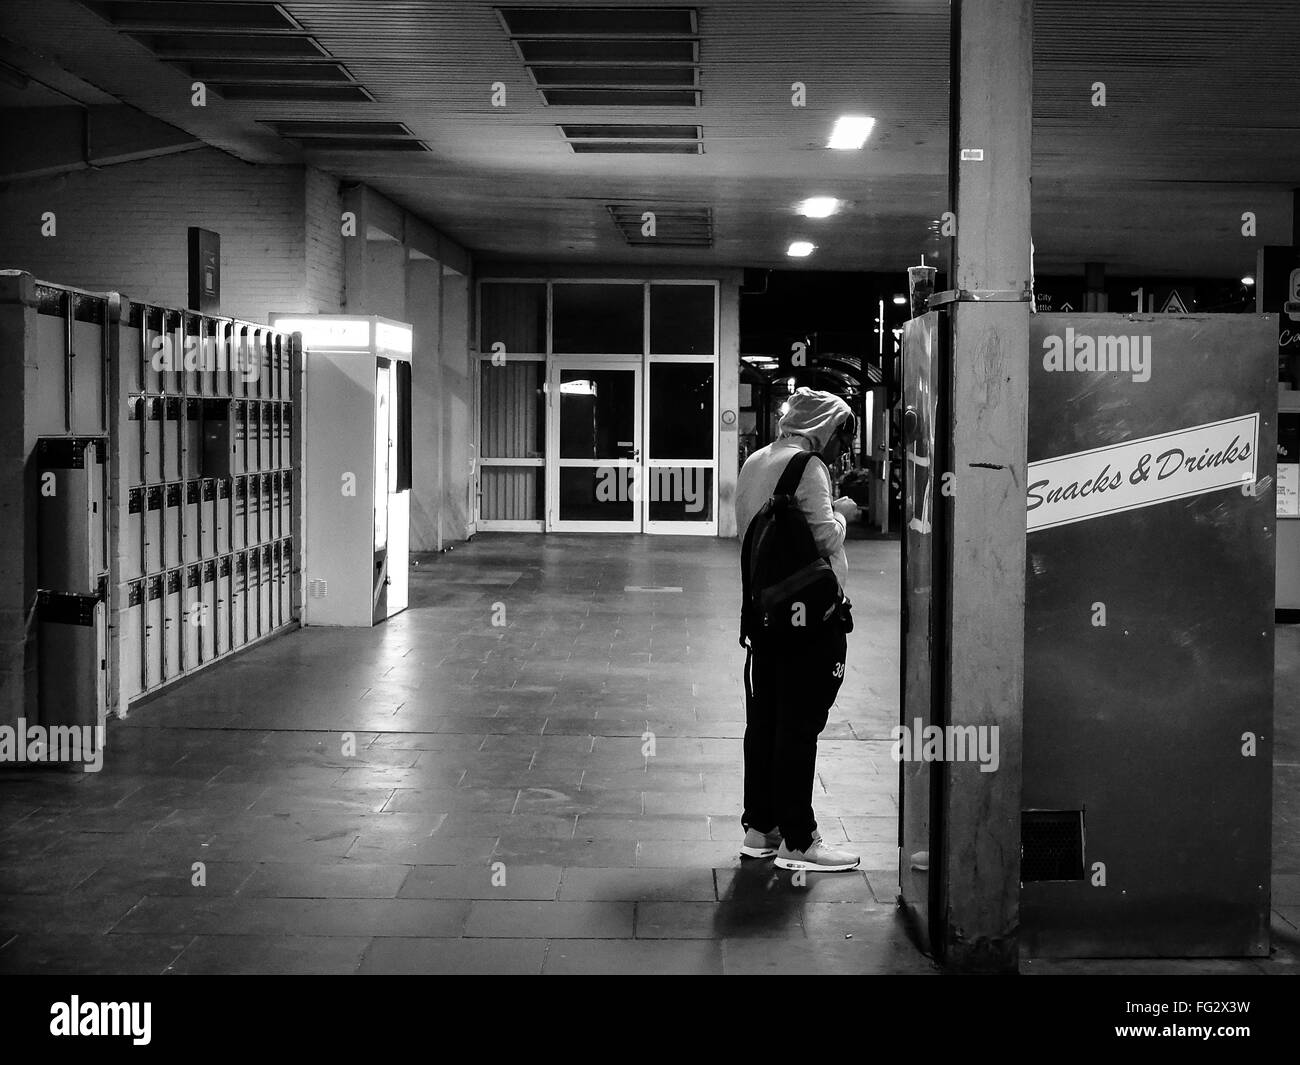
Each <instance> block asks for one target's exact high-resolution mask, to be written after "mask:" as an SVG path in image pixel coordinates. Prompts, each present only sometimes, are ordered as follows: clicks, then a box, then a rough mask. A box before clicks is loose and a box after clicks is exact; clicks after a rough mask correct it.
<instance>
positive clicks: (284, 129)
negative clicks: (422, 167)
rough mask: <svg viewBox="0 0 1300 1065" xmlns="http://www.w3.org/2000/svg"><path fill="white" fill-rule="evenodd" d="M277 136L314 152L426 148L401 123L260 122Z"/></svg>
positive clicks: (417, 149)
mask: <svg viewBox="0 0 1300 1065" xmlns="http://www.w3.org/2000/svg"><path fill="white" fill-rule="evenodd" d="M262 124H263V125H264V126H267V127H268V128H269V129H272V130H274V131H275V132H276V133H278V134H279V135H280V136H281V137H284V138H285V139H287V140H291V141H294V142H296V143H297V144H299V145H301V146H302V148H303V149H304V150H306V151H316V152H427V151H428V150H429V146H428V145H427V144H425V143H424V141H422V140H420V139H419V138H418V137H416V136H415V134H413V133H412V132H411V131H410V129H408V128H407V126H406V125H405V124H404V123H401V122H334V121H313V120H310V119H305V120H301V121H294V122H264V123H262Z"/></svg>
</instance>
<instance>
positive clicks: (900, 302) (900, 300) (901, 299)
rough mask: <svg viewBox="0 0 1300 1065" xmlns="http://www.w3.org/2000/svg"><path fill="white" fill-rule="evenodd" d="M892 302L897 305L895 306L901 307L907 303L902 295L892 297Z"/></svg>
mask: <svg viewBox="0 0 1300 1065" xmlns="http://www.w3.org/2000/svg"><path fill="white" fill-rule="evenodd" d="M894 302H895V303H897V304H898V305H899V306H900V307H901V306H902V305H903V304H904V303H906V302H907V297H906V296H902V295H899V296H895V297H894Z"/></svg>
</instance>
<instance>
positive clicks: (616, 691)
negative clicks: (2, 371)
mask: <svg viewBox="0 0 1300 1065" xmlns="http://www.w3.org/2000/svg"><path fill="white" fill-rule="evenodd" d="M850 562H851V565H852V568H853V574H852V581H851V589H850V591H851V594H852V595H853V598H854V601H855V606H856V614H857V617H858V627H857V630H856V631H855V632H854V633H853V635H852V636H851V637H850V655H849V668H848V676H847V679H846V681H845V684H844V687H843V690H842V693H841V699H840V702H839V704H838V705H837V706H836V707H835V708H834V710H833V711H832V713H831V721H830V725H829V726H828V728H827V731H826V733H825V735H824V736H823V739H822V744H821V750H820V754H819V787H818V793H817V797H816V804H817V811H818V816H819V818H820V820H821V828H822V831H823V833H824V834H825V835H826V836H827V837H828V838H829V839H832V840H834V841H836V842H840V843H847V844H851V845H852V846H853V847H855V848H857V849H858V850H859V851H860V853H861V854H862V856H863V869H864V871H862V872H854V873H848V874H837V875H833V876H832V875H821V876H810V877H809V878H808V884H807V886H806V887H798V886H795V885H794V884H792V882H791V879H790V874H788V873H782V872H780V871H778V870H776V869H774V868H773V866H772V864H771V863H770V862H756V863H745V864H744V865H742V864H741V862H740V861H739V860H738V859H737V858H736V848H737V844H738V841H739V838H740V829H739V825H738V812H739V800H740V772H739V762H740V737H741V734H742V731H743V727H744V725H743V693H742V691H741V684H740V671H741V667H742V664H743V653H742V652H741V651H740V649H739V648H738V647H737V645H736V633H735V628H736V610H737V605H738V589H737V584H738V581H737V569H736V545H735V543H734V542H730V541H718V540H712V539H686V538H653V537H634V536H614V537H596V536H546V537H542V536H524V535H518V536H508V535H496V536H489V535H484V536H480V537H478V538H476V539H475V541H474V542H473V543H472V544H469V545H464V546H460V547H457V549H456V550H455V551H454V552H452V553H451V554H448V555H444V556H439V557H437V558H430V559H425V560H424V562H423V564H422V565H420V566H419V567H418V568H417V569H416V570H415V571H414V574H413V580H412V608H411V609H410V610H409V611H407V612H406V613H405V614H402V615H400V616H398V617H397V618H395V619H393V620H391V621H390V622H388V623H386V624H384V625H382V626H379V627H377V628H375V629H372V630H366V631H361V630H322V629H308V630H304V631H301V632H297V633H293V634H291V635H288V636H285V637H282V638H279V639H277V640H274V641H272V642H270V643H267V644H265V645H263V646H261V647H259V648H256V649H254V650H252V651H250V652H248V653H247V654H244V655H242V656H240V657H238V658H237V659H234V660H232V661H231V662H228V663H224V664H222V665H220V666H218V667H216V668H215V669H213V670H212V671H210V672H209V673H208V674H207V675H200V676H199V677H196V678H195V679H194V680H192V681H190V682H188V683H186V684H185V685H183V686H182V687H179V688H177V689H176V690H174V691H172V692H169V693H166V694H163V695H161V696H159V697H158V698H156V699H154V700H153V701H151V702H149V703H147V704H146V705H143V706H139V707H137V708H136V709H135V710H133V712H132V713H131V715H130V717H129V718H128V719H127V720H125V721H122V722H117V723H116V724H115V725H114V727H113V729H112V732H111V739H110V744H111V746H110V750H109V755H108V759H107V762H106V765H105V768H104V770H103V771H102V772H100V773H97V774H91V773H80V772H63V771H51V770H46V771H37V770H21V769H20V770H14V769H10V770H8V771H6V772H4V773H0V971H8V972H38V971H39V972H153V973H161V972H294V973H297V972H329V973H347V972H362V973H390V972H399V973H401V972H418V973H437V972H448V973H452V972H454V973H473V972H510V973H515V972H518V973H539V972H540V973H566V972H638V973H655V972H663V973H670V972H671V973H718V972H727V973H751V972H783V973H855V972H899V973H930V972H934V971H935V969H934V966H933V965H932V964H931V963H930V962H929V960H928V959H926V958H924V957H923V956H921V955H919V954H918V953H917V952H916V951H915V950H914V949H913V947H912V946H911V944H910V943H909V942H908V940H907V938H906V936H905V934H904V931H903V929H902V927H901V924H900V922H899V920H898V918H897V915H896V911H895V908H894V898H895V894H896V887H895V882H896V871H895V868H894V865H895V839H896V818H897V804H896V800H895V791H896V782H897V772H896V767H895V765H894V763H893V762H892V761H891V760H890V758H889V753H888V751H889V742H888V739H887V737H888V734H889V729H890V727H891V726H892V725H893V724H894V723H895V719H896V714H897V710H896V707H897V700H898V648H897V645H898V606H897V589H898V544H897V542H889V541H857V542H854V543H852V544H850ZM494 622H495V623H494ZM1279 685H1282V686H1285V688H1286V690H1285V692H1283V691H1282V690H1279V701H1278V707H1279V726H1283V725H1284V724H1285V725H1287V726H1288V728H1289V731H1286V732H1285V735H1286V737H1287V741H1286V743H1287V744H1289V746H1286V745H1284V744H1282V743H1280V744H1279V755H1278V758H1279V767H1278V801H1277V805H1276V825H1277V834H1278V836H1279V839H1278V841H1277V854H1278V870H1277V871H1278V872H1279V874H1281V875H1280V876H1279V877H1278V881H1277V883H1276V885H1275V891H1276V895H1277V897H1276V903H1277V914H1276V922H1275V934H1277V935H1278V936H1279V937H1282V936H1290V937H1291V943H1292V944H1294V941H1295V936H1296V935H1297V933H1296V928H1295V927H1294V926H1295V925H1297V924H1300V897H1297V892H1298V891H1300V854H1298V851H1300V847H1298V846H1297V839H1296V837H1297V836H1300V832H1298V831H1297V809H1296V793H1297V792H1296V788H1295V785H1296V783H1297V782H1298V781H1297V778H1296V773H1297V770H1298V768H1300V758H1297V754H1296V749H1295V748H1296V736H1297V731H1298V730H1297V728H1296V723H1295V722H1294V720H1292V721H1290V722H1289V723H1287V722H1284V721H1283V718H1284V717H1285V716H1286V715H1287V713H1288V712H1289V713H1290V715H1291V716H1294V712H1295V710H1294V707H1295V705H1296V698H1295V694H1296V692H1297V691H1300V632H1298V631H1297V629H1296V628H1290V629H1279ZM1284 694H1285V695H1286V696H1287V698H1288V699H1289V702H1288V701H1286V700H1284V699H1283V695H1284ZM1284 707H1290V708H1291V709H1290V710H1289V711H1284V709H1283V708H1284ZM1288 789H1289V790H1288ZM1283 837H1285V838H1283ZM1280 945H1281V944H1280ZM1294 956H1295V955H1294V951H1292V952H1291V953H1290V954H1289V955H1286V954H1285V951H1284V952H1283V955H1280V956H1279V958H1277V959H1275V960H1274V961H1273V962H1268V963H1252V962H1225V963H1214V962H1207V963H1171V964H1176V965H1177V966H1178V967H1179V971H1202V970H1208V969H1212V968H1214V967H1215V966H1225V965H1226V966H1228V967H1230V968H1238V969H1243V970H1245V971H1255V972H1258V971H1261V970H1268V971H1276V970H1278V969H1282V968H1285V967H1288V966H1289V967H1290V968H1289V971H1290V972H1295V971H1297V970H1296V969H1295V967H1294V964H1293V959H1294ZM1137 964H1138V965H1140V966H1144V967H1146V968H1149V969H1151V970H1152V971H1157V970H1158V967H1159V963H1137ZM1126 967H1128V966H1123V965H1120V964H1117V963H1087V964H1085V965H1071V964H1066V963H1061V964H1058V965H1047V964H1045V963H1031V964H1029V965H1027V966H1026V969H1027V970H1028V971H1067V970H1068V971H1093V972H1097V971H1115V970H1118V969H1120V968H1126ZM1144 971H1145V970H1144Z"/></svg>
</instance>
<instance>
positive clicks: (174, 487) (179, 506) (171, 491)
mask: <svg viewBox="0 0 1300 1065" xmlns="http://www.w3.org/2000/svg"><path fill="white" fill-rule="evenodd" d="M184 487H185V486H184V485H180V484H169V485H167V486H166V489H167V495H166V498H167V509H166V511H165V512H164V514H163V564H162V568H163V569H174V568H175V567H177V566H179V565H180V564H181V540H182V538H183V537H184V535H185V529H184V520H185V517H184V516H185V506H184V500H185V494H184Z"/></svg>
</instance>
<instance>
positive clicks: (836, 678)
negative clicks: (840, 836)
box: [741, 627, 847, 851]
mask: <svg viewBox="0 0 1300 1065" xmlns="http://www.w3.org/2000/svg"><path fill="white" fill-rule="evenodd" d="M751 645H752V646H751V651H750V656H749V658H748V660H747V662H746V668H747V671H748V675H747V677H746V681H747V683H746V699H745V704H746V706H745V812H744V815H743V816H742V818H741V821H742V823H743V824H744V825H745V827H746V828H756V829H758V830H759V831H760V832H770V831H771V830H772V829H774V828H779V829H780V830H781V835H782V836H783V837H784V839H785V845H786V847H788V848H789V849H790V850H798V851H802V850H806V849H807V848H808V845H809V844H810V843H811V842H812V838H813V833H814V832H816V831H817V819H816V817H814V815H813V807H812V793H813V781H814V778H815V776H816V772H817V737H818V736H819V735H821V732H822V729H824V728H825V727H826V719H827V717H828V716H829V713H830V708H831V706H832V705H833V704H834V702H835V696H836V694H837V693H838V692H839V688H840V684H841V683H842V681H843V679H844V657H845V650H846V646H847V644H846V640H845V637H844V633H843V632H842V631H841V630H840V629H839V628H838V627H828V628H826V629H824V630H822V631H821V632H818V633H811V632H810V633H809V634H808V635H807V636H805V637H802V638H801V639H800V640H798V641H793V642H792V641H788V640H787V641H785V642H784V643H782V644H780V645H767V644H765V643H764V642H763V640H762V637H759V638H758V639H757V640H752V641H751Z"/></svg>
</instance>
